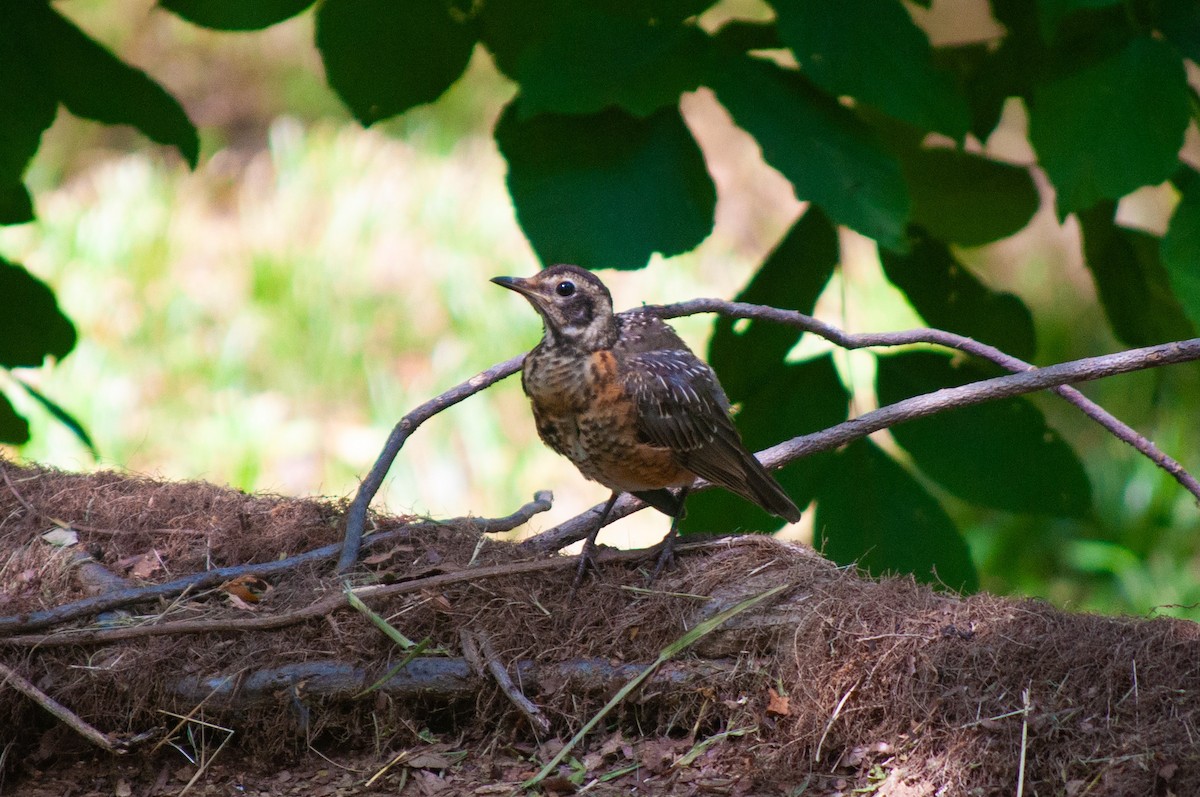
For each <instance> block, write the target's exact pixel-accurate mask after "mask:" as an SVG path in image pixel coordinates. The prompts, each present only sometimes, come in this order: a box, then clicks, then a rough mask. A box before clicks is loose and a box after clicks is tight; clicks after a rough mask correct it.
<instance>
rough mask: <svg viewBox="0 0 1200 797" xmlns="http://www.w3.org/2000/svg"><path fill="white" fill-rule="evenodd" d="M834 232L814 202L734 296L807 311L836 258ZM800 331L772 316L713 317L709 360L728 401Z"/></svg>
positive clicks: (777, 359) (773, 365)
mask: <svg viewBox="0 0 1200 797" xmlns="http://www.w3.org/2000/svg"><path fill="white" fill-rule="evenodd" d="M838 254H839V251H838V240H837V231H836V230H835V229H834V228H833V225H832V224H830V223H829V219H827V218H826V217H825V214H823V213H821V211H820V210H819V209H818V208H816V207H815V206H810V207H809V209H808V211H807V212H806V213H805V214H804V215H803V216H801V217H800V219H799V221H797V222H796V223H795V224H794V225H792V228H791V229H790V230H788V232H787V235H785V236H784V238H783V240H782V241H780V242H779V245H778V246H776V247H775V249H774V250H773V251H772V252H771V254H769V255H768V256H767V259H766V260H765V261H764V262H763V264H762V266H761V267H760V268H759V269H758V272H757V273H755V275H754V277H753V279H751V280H750V283H749V284H748V285H747V286H746V287H745V288H743V289H742V291H741V293H739V294H738V295H737V297H736V301H739V302H748V303H750V304H765V305H770V306H772V307H783V308H787V309H789V310H798V311H800V312H801V313H806V314H807V313H811V312H812V309H813V306H814V305H815V304H816V303H817V297H818V296H820V295H821V291H822V290H824V289H825V285H826V284H827V283H828V282H829V278H830V277H831V276H832V275H833V270H834V269H835V268H836V267H837V263H838ZM801 334H802V333H801V332H800V331H799V330H797V329H795V328H793V327H787V326H784V325H782V324H776V323H773V322H771V321H747V320H739V321H735V320H734V319H732V318H729V317H728V316H723V315H718V316H717V317H716V319H715V320H714V321H713V332H712V338H711V339H710V341H709V345H708V362H709V363H710V364H711V365H712V366H713V368H715V369H716V370H717V373H718V374H720V376H721V384H722V385H723V386H724V388H725V392H726V393H728V394H729V398H730V400H732V401H735V402H737V401H741V400H742V399H743V398H745V397H746V396H748V395H750V394H751V393H752V392H753V391H755V390H758V389H760V388H761V386H762V384H763V383H764V382H766V381H769V380H770V378H771V376H772V374H773V373H774V372H775V371H777V370H778V369H779V368H780V367H782V365H783V360H784V358H785V357H786V356H787V354H788V352H789V351H791V350H792V347H793V346H795V345H796V342H797V341H798V340H799V339H800V335H801Z"/></svg>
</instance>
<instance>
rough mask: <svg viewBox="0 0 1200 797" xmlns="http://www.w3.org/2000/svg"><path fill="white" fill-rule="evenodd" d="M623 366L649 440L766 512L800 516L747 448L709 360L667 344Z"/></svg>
mask: <svg viewBox="0 0 1200 797" xmlns="http://www.w3.org/2000/svg"><path fill="white" fill-rule="evenodd" d="M664 326H665V325H664ZM681 345H682V344H681ZM622 370H623V372H624V373H623V374H622V376H623V378H624V382H625V386H626V389H627V390H628V391H629V393H630V394H631V395H632V396H633V397H634V399H635V400H636V401H637V404H638V416H637V417H638V431H639V433H640V434H641V435H642V436H643V437H644V438H645V440H646V442H648V443H651V444H652V445H656V446H662V447H664V448H670V449H671V450H672V451H673V452H674V453H675V455H676V457H677V458H678V460H679V462H680V464H682V465H683V466H684V467H686V468H687V469H688V470H690V471H692V472H693V473H695V474H696V475H698V476H701V477H703V478H705V479H707V480H708V481H710V482H712V483H714V484H719V485H720V486H722V487H724V488H726V489H727V490H730V491H732V492H734V493H737V494H738V495H740V496H742V497H743V498H745V499H747V500H749V501H752V502H754V503H756V504H758V505H759V506H761V507H762V508H763V509H766V510H767V511H768V512H772V513H774V514H776V515H779V516H780V517H783V518H786V519H787V520H789V521H791V522H793V523H794V522H796V521H797V520H799V519H800V510H799V509H798V508H797V507H796V505H795V504H794V503H792V500H791V499H790V498H788V496H787V494H786V493H785V492H784V491H783V488H782V487H780V486H779V484H778V483H777V482H776V481H775V480H774V479H773V478H771V476H770V474H768V473H767V471H766V470H765V469H764V468H763V466H762V465H761V464H760V463H759V461H758V460H757V459H755V458H754V457H753V456H752V455H751V454H750V453H749V452H748V451H747V450H746V447H745V445H744V444H743V443H742V438H741V435H740V434H738V431H737V428H736V427H735V426H734V425H733V422H732V421H731V420H730V418H729V399H728V398H727V397H726V396H725V391H724V390H722V389H721V386H720V384H719V383H718V382H717V378H716V375H715V374H714V373H713V371H712V369H711V368H710V367H709V366H708V365H707V364H706V363H704V362H703V361H701V360H700V359H699V358H697V357H696V356H695V355H694V354H692V353H691V352H690V351H689V350H687V349H686V348H679V349H666V350H657V351H644V352H638V353H636V354H630V355H629V356H627V357H626V358H625V359H624V362H623V369H622Z"/></svg>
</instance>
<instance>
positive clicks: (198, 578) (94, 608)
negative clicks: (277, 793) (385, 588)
mask: <svg viewBox="0 0 1200 797" xmlns="http://www.w3.org/2000/svg"><path fill="white" fill-rule="evenodd" d="M550 498H551V496H550V493H549V492H548V491H546V490H542V491H540V492H538V493H537V494H535V495H534V497H533V501H531V502H529V503H528V504H525V505H524V506H522V507H521V508H520V509H518V510H517V511H516V512H514V513H512V514H511V515H508V516H507V517H502V518H492V519H489V518H472V517H465V518H452V519H450V520H443V521H427V522H422V523H410V524H408V525H406V526H402V527H400V528H397V529H392V530H389V531H381V532H377V533H375V534H372V535H371V536H370V537H368V538H367V540H366V543H367V545H376V544H379V543H381V542H388V541H391V540H395V539H401V538H405V537H409V536H412V535H420V534H422V533H426V532H429V531H431V530H433V529H436V528H438V527H440V526H445V525H447V524H451V525H458V526H466V527H471V528H474V529H476V530H478V531H479V532H481V533H484V534H490V533H495V532H501V531H510V530H511V529H515V528H516V527H517V526H520V525H521V524H523V523H527V522H528V521H529V519H530V518H531V517H533V516H534V515H535V514H537V513H539V512H545V511H547V510H548V509H550ZM31 511H34V512H36V510H33V509H32V508H31ZM341 550H342V543H340V542H336V543H333V544H332V545H326V546H324V547H321V548H314V549H313V550H311V551H305V552H304V553H301V554H297V555H295V556H291V557H288V558H287V559H279V560H277V561H272V562H263V563H260V564H249V565H233V566H231V567H219V568H216V569H214V570H206V571H204V572H202V573H193V574H190V575H187V576H183V577H181V578H177V579H174V580H173V581H167V582H164V583H162V584H149V585H147V586H144V587H130V588H127V589H117V590H113V591H111V592H105V593H103V594H101V595H97V596H95V597H91V598H84V599H83V600H78V601H74V602H72V603H65V604H63V605H61V606H55V607H54V608H51V609H43V610H41V611H36V612H29V613H28V614H18V615H8V616H3V617H0V634H6V633H8V634H11V633H18V632H22V631H35V630H37V629H39V628H46V627H48V626H51V625H55V624H57V623H62V622H66V621H68V620H74V619H77V618H80V617H87V616H90V615H93V614H97V613H99V612H106V611H109V610H111V609H116V608H119V607H121V606H128V605H130V604H134V603H140V602H143V601H147V600H154V599H157V598H166V597H172V596H175V595H179V594H180V593H182V592H184V591H185V590H196V589H204V588H207V587H213V586H216V585H218V584H221V583H223V582H225V581H228V580H229V579H231V578H236V577H238V576H243V575H256V576H262V577H265V576H271V575H274V574H276V573H283V572H286V571H288V570H292V569H294V568H296V567H299V566H300V565H304V564H309V563H313V562H320V561H324V560H326V559H332V558H334V557H335V556H337V555H338V552H339V551H341ZM2 641H3V640H0V642H2Z"/></svg>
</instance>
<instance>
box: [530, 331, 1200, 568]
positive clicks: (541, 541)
mask: <svg viewBox="0 0 1200 797" xmlns="http://www.w3.org/2000/svg"><path fill="white" fill-rule="evenodd" d="M1197 359H1200V338H1193V339H1191V340H1185V341H1179V342H1175V343H1163V344H1161V345H1158V346H1146V347H1144V348H1141V349H1130V350H1128V351H1123V352H1118V353H1116V354H1105V355H1102V356H1099V357H1087V358H1085V359H1082V360H1073V361H1070V362H1065V363H1059V364H1058V365H1050V366H1047V367H1045V368H1035V369H1033V370H1030V371H1021V372H1020V373H1016V374H1009V375H1007V376H997V377H994V378H992V379H984V380H982V381H979V382H971V383H970V384H967V385H961V386H958V387H947V388H942V389H941V390H938V391H936V392H934V393H929V394H927V395H924V396H913V397H912V398H909V399H905V400H904V401H898V402H896V403H895V404H889V405H888V406H886V407H881V408H879V409H877V410H874V411H872V412H868V413H866V414H865V415H860V416H859V417H857V418H852V419H850V420H848V421H844V422H842V423H839V424H838V425H836V426H831V427H829V428H828V429H822V430H821V431H819V432H814V433H813V434H807V435H801V436H799V437H794V438H792V439H791V440H787V441H785V442H783V443H779V444H778V445H775V446H772V447H771V448H768V449H765V450H763V451H760V452H758V454H757V456H758V459H759V461H761V462H762V463H763V464H764V465H766V466H767V467H768V468H772V469H774V468H780V467H783V466H784V465H786V464H788V463H789V462H793V461H795V460H797V459H800V458H801V457H806V456H809V455H810V454H816V453H819V452H821V451H828V450H830V449H834V448H838V447H839V446H843V445H845V444H847V443H850V442H853V441H855V440H858V439H859V438H862V437H866V436H867V435H869V434H871V433H872V432H877V431H879V430H880V429H886V428H888V427H891V426H895V425H896V424H899V423H903V422H905V421H911V420H914V419H916V418H924V417H926V416H928V415H934V414H936V413H939V412H944V411H946V410H951V409H958V408H960V407H969V406H972V405H974V404H982V403H983V402H985V401H993V400H996V399H1002V398H1011V397H1013V396H1019V395H1022V394H1025V393H1032V392H1034V391H1037V390H1044V389H1046V388H1050V387H1055V386H1058V385H1064V384H1067V383H1070V382H1088V381H1091V380H1093V379H1100V378H1102V377H1106V376H1116V375H1117V374H1125V373H1129V372H1131V371H1141V370H1144V369H1146V368H1156V367H1158V366H1161V365H1170V364H1172V363H1180V362H1188V361H1192V360H1197ZM711 486H712V485H710V484H709V483H708V482H706V481H703V480H698V481H697V482H696V484H695V485H694V486H693V487H692V489H693V490H704V489H708V488H709V487H711ZM644 506H645V504H643V503H642V502H641V501H639V500H637V499H636V498H634V497H633V496H630V495H622V496H621V497H620V499H618V500H617V503H616V504H615V505H614V506H613V508H612V511H611V512H610V513H609V516H608V517H609V518H610V519H611V520H617V519H619V518H622V517H625V516H626V515H628V514H631V513H633V512H636V511H638V510H639V509H642V508H643V507H644ZM601 508H602V505H597V506H594V507H592V508H591V509H589V510H587V511H586V512H584V513H582V514H580V515H577V516H576V517H573V518H571V519H570V520H568V521H566V522H564V523H562V524H560V525H558V526H555V527H554V528H552V529H548V530H546V531H544V532H542V533H541V534H538V535H537V536H534V537H530V538H529V539H527V540H525V541H524V542H522V543H521V546H522V547H524V548H528V549H530V550H535V551H554V550H558V549H559V548H562V547H563V546H565V545H570V544H571V543H573V542H578V541H579V540H582V539H583V538H584V537H586V536H587V534H588V532H589V531H590V530H591V529H592V528H594V527H595V524H596V516H597V515H598V514H599V512H600V509H601Z"/></svg>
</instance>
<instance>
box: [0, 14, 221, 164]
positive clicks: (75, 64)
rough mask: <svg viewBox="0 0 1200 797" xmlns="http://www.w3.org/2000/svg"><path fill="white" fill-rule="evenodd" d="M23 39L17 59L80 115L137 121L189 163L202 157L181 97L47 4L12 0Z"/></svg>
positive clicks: (140, 127) (110, 121)
mask: <svg viewBox="0 0 1200 797" xmlns="http://www.w3.org/2000/svg"><path fill="white" fill-rule="evenodd" d="M8 5H9V13H10V14H11V15H12V16H11V18H10V20H9V21H10V22H11V23H12V24H13V25H14V30H15V33H16V35H17V36H19V37H20V38H21V44H20V45H19V50H20V55H18V57H19V58H24V59H25V60H27V61H28V63H30V64H35V65H36V68H37V74H38V76H39V78H40V79H41V81H42V82H43V83H44V85H45V87H46V89H47V90H48V91H49V92H50V93H51V94H52V95H53V96H54V97H55V98H56V99H57V100H58V101H59V102H61V103H62V104H63V105H64V106H66V108H67V110H68V111H70V112H71V113H73V114H75V115H76V116H82V117H83V118H85V119H93V120H95V121H97V122H103V123H104V124H111V125H115V124H127V125H133V126H134V127H136V128H137V129H138V130H140V131H142V133H144V134H145V135H146V137H147V138H149V139H150V140H151V141H156V142H158V143H159V144H166V145H169V146H173V147H175V148H176V149H177V150H179V152H180V154H181V155H183V157H184V159H185V160H186V161H187V162H188V164H189V165H191V166H193V167H194V166H195V165H196V159H197V158H198V157H199V152H200V140H199V137H198V136H197V134H196V128H195V127H194V126H193V125H192V123H191V121H189V120H188V117H187V114H186V113H184V110H183V108H182V107H181V106H180V105H179V103H178V101H176V99H175V98H174V97H172V96H171V95H170V94H168V93H167V92H166V91H165V90H164V89H163V87H162V86H160V85H158V83H155V82H154V81H153V80H152V79H151V78H150V77H148V76H147V75H146V73H145V72H143V71H142V70H140V69H135V68H134V67H132V66H129V65H128V64H126V63H124V62H123V61H121V60H120V59H118V58H117V57H116V56H114V55H113V54H112V53H111V52H109V51H108V50H107V49H105V48H104V47H103V46H101V45H100V44H99V43H97V42H96V41H95V40H94V39H92V38H91V37H89V36H88V35H87V34H86V33H84V32H83V31H81V30H80V29H79V28H77V27H75V25H73V24H72V23H71V22H70V21H68V20H67V19H65V18H64V17H62V16H60V15H59V14H58V13H57V12H56V11H55V10H54V9H53V8H52V7H51V6H50V5H49V4H46V3H39V2H20V3H10V4H8Z"/></svg>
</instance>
